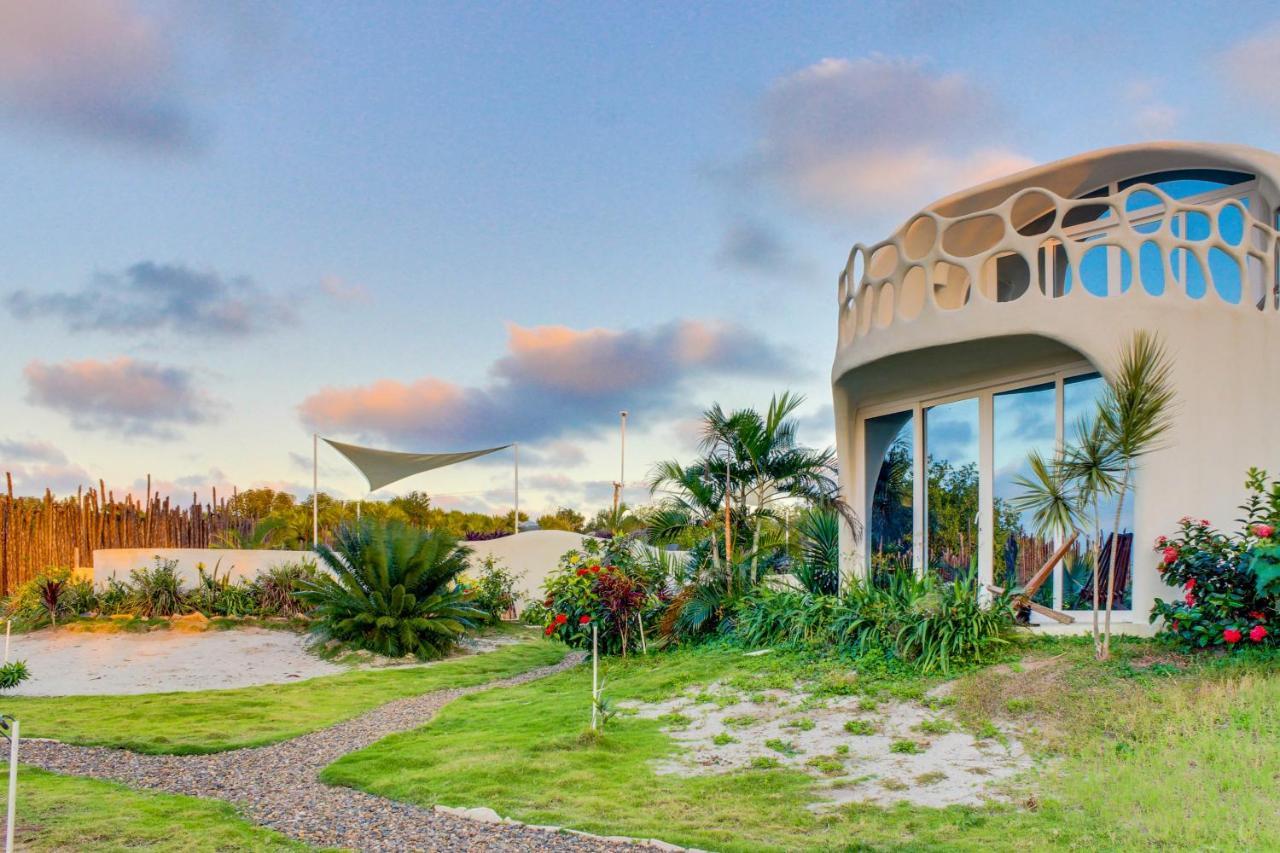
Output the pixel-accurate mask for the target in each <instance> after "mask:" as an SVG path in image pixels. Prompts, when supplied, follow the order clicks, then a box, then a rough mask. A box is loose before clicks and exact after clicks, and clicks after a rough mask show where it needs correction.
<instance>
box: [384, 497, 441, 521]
mask: <svg viewBox="0 0 1280 853" xmlns="http://www.w3.org/2000/svg"><path fill="white" fill-rule="evenodd" d="M389 503H390V504H391V505H392V506H393V507H395V508H396V509H398V510H400V511H401V512H403V513H404V517H405V521H407V522H408V523H409V524H412V525H413V526H414V527H424V528H425V527H430V526H431V520H432V514H431V510H432V507H431V496H430V495H428V494H427V493H426V492H419V491H416V490H415V491H412V492H409V493H408V494H407V495H401V496H400V497H398V498H392V499H391V500H390V501H389Z"/></svg>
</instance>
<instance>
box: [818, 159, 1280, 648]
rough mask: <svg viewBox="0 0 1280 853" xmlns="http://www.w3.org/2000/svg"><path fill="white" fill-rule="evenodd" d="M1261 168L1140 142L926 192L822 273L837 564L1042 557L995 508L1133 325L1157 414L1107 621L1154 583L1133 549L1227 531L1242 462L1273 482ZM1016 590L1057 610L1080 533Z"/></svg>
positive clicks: (1006, 564) (1083, 401)
mask: <svg viewBox="0 0 1280 853" xmlns="http://www.w3.org/2000/svg"><path fill="white" fill-rule="evenodd" d="M1277 228H1280V156H1278V155H1276V154H1273V153H1270V152H1265V151H1260V150H1256V149H1251V148H1246V147H1242V146H1234V145H1212V144H1193V143H1153V144H1144V145H1134V146H1126V147H1121V148H1114V149H1107V150H1103V151H1096V152H1092V153H1088V154H1083V155H1080V156H1077V157H1073V158H1070V159H1068V160H1063V161H1060V162H1057V163H1052V164H1049V165H1045V166H1041V167H1037V168H1034V169H1030V170H1027V171H1025V172H1021V173H1019V174H1016V175H1012V176H1009V177H1007V178H1002V179H1000V180H997V181H993V182H990V183H987V184H983V185H981V186H978V187H975V188H973V189H970V190H966V191H964V192H961V193H958V194H956V195H952V196H950V197H948V198H944V199H942V200H940V201H938V202H936V203H934V204H932V205H930V206H929V207H927V208H925V209H924V210H922V211H920V212H919V213H918V214H916V215H915V216H913V217H911V218H910V219H909V220H908V221H907V222H906V223H905V224H904V225H903V226H902V227H901V228H899V229H898V230H897V231H896V232H895V233H894V234H893V235H892V236H890V237H889V238H888V239H886V240H883V241H881V242H878V243H875V244H872V245H864V244H861V243H859V244H857V245H855V246H854V248H853V251H852V252H851V253H850V256H849V260H848V264H847V266H846V267H845V270H844V271H843V272H842V273H841V275H840V278H839V341H838V345H837V351H836V358H835V364H834V367H833V370H832V388H833V397H834V405H835V417H836V432H837V447H838V451H839V455H840V470H841V480H842V486H843V488H844V490H845V494H846V495H847V497H848V498H849V500H850V502H851V504H852V505H853V506H854V507H855V508H856V509H857V510H858V511H859V514H860V516H861V517H862V518H863V520H864V526H865V535H864V536H863V537H862V540H861V541H860V542H857V543H855V542H853V541H852V539H850V540H849V541H847V542H846V543H845V545H846V547H845V548H844V549H843V550H844V552H845V554H846V559H847V566H846V569H847V570H849V571H851V572H854V573H858V574H863V573H866V572H868V571H879V570H882V569H884V568H888V567H892V566H908V565H909V566H912V567H914V568H915V569H916V570H917V571H926V570H927V571H939V572H942V573H944V574H954V573H957V572H962V571H976V572H977V573H978V575H979V577H980V578H981V580H982V581H984V583H988V584H995V585H998V586H1003V585H1008V584H1016V583H1019V582H1021V581H1023V580H1025V579H1026V578H1027V577H1028V576H1029V574H1030V573H1031V572H1033V571H1034V568H1035V567H1038V566H1039V565H1040V564H1041V563H1043V562H1044V558H1045V557H1046V556H1047V554H1048V552H1049V551H1051V550H1052V548H1053V546H1054V545H1055V544H1056V543H1055V542H1053V541H1049V540H1047V539H1046V537H1044V536H1041V535H1037V534H1036V532H1035V531H1034V530H1033V529H1032V528H1033V525H1031V524H1030V519H1029V518H1026V517H1023V516H1021V515H1019V513H1018V512H1016V510H1014V509H1012V508H1011V506H1010V502H1011V501H1012V500H1013V499H1014V498H1015V497H1016V495H1017V493H1018V492H1019V491H1020V490H1019V488H1018V486H1017V484H1016V482H1015V480H1016V478H1017V476H1018V475H1019V474H1020V473H1022V472H1024V471H1025V465H1026V463H1025V460H1026V456H1027V453H1028V451H1029V450H1032V449H1039V450H1041V451H1042V452H1044V453H1046V454H1052V452H1053V450H1054V449H1055V448H1056V447H1057V446H1060V445H1061V444H1062V443H1063V442H1069V441H1071V438H1072V435H1073V433H1074V431H1075V429H1076V428H1077V424H1078V423H1079V422H1080V421H1081V419H1082V418H1084V419H1087V418H1088V417H1089V416H1090V413H1091V412H1093V411H1095V410H1096V404H1095V400H1096V399H1097V397H1098V395H1099V394H1100V393H1101V391H1102V389H1103V387H1104V381H1103V377H1104V376H1106V375H1107V374H1108V371H1110V370H1111V369H1113V367H1114V365H1115V364H1116V363H1117V360H1118V357H1119V354H1120V351H1121V348H1122V347H1123V346H1124V344H1125V343H1126V342H1127V341H1128V340H1129V339H1130V338H1131V337H1132V334H1133V333H1134V331H1135V330H1139V329H1146V330H1150V331H1152V332H1155V333H1158V334H1159V336H1160V338H1161V340H1162V341H1163V343H1164V344H1165V346H1166V348H1167V350H1168V351H1169V353H1170V356H1171V358H1172V361H1173V378H1174V382H1175V386H1176V389H1177V394H1178V396H1177V401H1176V403H1175V409H1174V424H1173V428H1172V429H1171V431H1170V432H1169V433H1168V435H1167V437H1166V439H1165V441H1164V442H1163V444H1162V446H1161V447H1160V448H1159V449H1158V450H1157V451H1155V452H1154V453H1152V454H1151V455H1149V456H1148V457H1146V458H1145V459H1144V460H1143V462H1142V464H1141V467H1140V470H1139V472H1138V476H1137V483H1136V488H1135V491H1134V492H1133V494H1132V495H1131V496H1130V498H1129V500H1128V501H1127V502H1126V506H1125V507H1124V508H1123V512H1122V514H1121V520H1120V524H1119V526H1118V528H1117V529H1118V533H1119V535H1118V536H1116V535H1113V534H1115V533H1116V530H1113V528H1116V525H1115V522H1114V516H1113V510H1114V509H1115V507H1114V505H1112V506H1104V507H1103V508H1102V509H1103V513H1102V514H1103V517H1104V518H1105V519H1106V523H1105V524H1104V530H1103V533H1102V539H1101V542H1100V543H1099V544H1100V545H1101V546H1103V547H1106V548H1113V547H1114V548H1115V549H1116V554H1117V557H1118V558H1119V559H1120V562H1121V564H1122V572H1121V574H1122V578H1121V583H1118V584H1117V591H1116V592H1117V601H1118V604H1117V617H1116V618H1117V619H1118V620H1120V621H1125V620H1130V621H1134V622H1142V623H1145V622H1146V621H1147V614H1148V612H1149V610H1150V608H1151V605H1152V602H1153V600H1154V598H1155V597H1157V596H1159V595H1165V596H1166V597H1167V591H1166V590H1165V587H1164V586H1163V584H1162V583H1161V580H1160V576H1159V573H1158V571H1157V568H1156V567H1157V555H1156V554H1155V552H1154V551H1153V550H1152V548H1151V543H1152V541H1153V540H1154V539H1155V537H1156V536H1157V535H1159V534H1161V533H1168V532H1170V531H1171V530H1173V529H1174V528H1175V527H1176V525H1177V521H1178V519H1179V518H1180V517H1182V516H1184V515H1192V516H1195V517H1196V518H1201V517H1203V518H1207V519H1210V520H1211V521H1212V522H1214V524H1215V525H1217V526H1219V527H1224V528H1229V527H1232V526H1233V525H1234V519H1236V518H1237V517H1238V515H1239V513H1238V511H1237V509H1236V507H1237V505H1238V504H1239V503H1240V501H1241V500H1242V498H1243V483H1244V476H1245V471H1246V470H1247V469H1248V468H1249V467H1250V466H1259V467H1263V468H1270V469H1271V470H1272V471H1275V470H1277V469H1280V247H1278V244H1277ZM1091 535H1092V533H1089V534H1087V535H1086V536H1085V537H1084V539H1082V541H1081V543H1080V546H1078V547H1077V549H1076V551H1074V552H1072V553H1071V554H1069V555H1068V558H1067V559H1066V560H1064V561H1063V563H1062V564H1061V565H1060V566H1059V567H1058V569H1057V570H1056V571H1055V573H1054V575H1053V578H1052V582H1051V583H1047V584H1046V585H1045V587H1044V589H1043V590H1042V591H1041V593H1040V597H1039V598H1038V600H1039V601H1040V602H1041V603H1043V604H1045V605H1046V606H1048V607H1052V608H1054V609H1056V610H1060V611H1065V612H1066V613H1068V614H1071V613H1072V612H1073V611H1075V615H1076V616H1077V617H1078V616H1079V614H1080V613H1081V612H1083V611H1084V610H1085V609H1086V606H1087V605H1086V602H1087V601H1088V600H1089V598H1090V597H1091V587H1090V586H1089V580H1088V578H1089V575H1090V571H1089V563H1088V556H1087V552H1088V548H1087V545H1088V543H1087V541H1086V540H1087V539H1088V537H1089V536H1091Z"/></svg>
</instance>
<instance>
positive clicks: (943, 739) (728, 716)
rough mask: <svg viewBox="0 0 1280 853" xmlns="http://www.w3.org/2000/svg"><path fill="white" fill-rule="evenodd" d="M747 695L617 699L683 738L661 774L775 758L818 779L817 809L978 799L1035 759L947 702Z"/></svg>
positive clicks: (713, 689) (716, 689)
mask: <svg viewBox="0 0 1280 853" xmlns="http://www.w3.org/2000/svg"><path fill="white" fill-rule="evenodd" d="M752 699H754V700H756V701H749V700H747V699H746V698H745V697H742V696H739V695H735V694H734V692H733V691H732V690H728V689H726V688H724V687H722V686H721V685H718V684H713V685H711V686H710V687H708V688H706V689H705V690H702V691H700V692H699V694H698V695H685V696H681V697H679V698H676V699H672V700H669V701H666V702H661V703H653V704H641V703H619V705H620V707H623V708H627V709H629V710H630V711H632V712H634V713H635V714H637V715H638V716H640V717H644V718H649V719H659V720H662V721H663V722H664V724H665V725H664V726H663V730H664V731H666V732H667V733H668V734H669V735H670V736H671V737H672V738H674V739H675V740H676V741H678V742H679V743H681V744H683V745H684V746H685V747H686V749H685V751H684V752H683V753H682V754H681V755H679V756H678V757H676V758H675V759H673V760H670V761H666V762H663V763H662V764H661V765H660V766H659V767H658V768H657V770H658V772H659V773H672V774H679V775H700V774H712V773H726V772H729V771H733V770H742V769H746V768H750V767H760V766H773V765H774V763H775V762H776V764H777V765H778V766H782V767H788V768H792V769H796V770H800V771H803V772H806V773H809V774H810V775H812V776H814V777H816V778H819V779H822V780H823V781H824V783H825V784H824V785H823V787H822V796H823V799H822V800H821V801H820V802H818V803H815V804H814V807H815V808H822V807H830V806H834V805H840V804H843V803H851V802H859V803H878V804H882V805H888V804H891V803H897V802H908V803H913V804H916V805H922V806H934V807H944V806H949V805H957V804H967V805H977V804H980V803H982V802H985V801H987V800H991V799H998V798H999V795H998V789H997V786H998V783H1000V782H1002V781H1004V780H1007V779H1009V778H1010V777H1012V776H1014V775H1016V774H1017V773H1020V772H1022V771H1023V770H1026V769H1027V768H1029V767H1030V766H1031V760H1030V757H1029V756H1028V755H1027V754H1026V751H1025V750H1024V749H1023V747H1022V745H1021V743H1019V742H1018V740H1017V739H1016V738H1015V737H1014V736H1013V734H1012V732H1009V731H1002V732H1000V735H999V737H995V738H981V739H979V738H975V737H974V736H973V735H971V734H969V733H967V732H964V731H961V730H960V728H959V725H958V724H957V723H956V721H955V719H954V718H953V717H952V715H951V714H950V713H949V712H948V711H947V710H946V709H945V708H944V707H938V708H935V709H931V708H929V707H926V706H925V705H924V704H921V703H916V702H902V701H897V700H882V701H880V702H878V703H877V704H876V705H875V707H874V708H870V707H864V706H865V705H866V700H865V699H863V698H861V697H858V696H841V697H835V698H832V699H830V700H815V699H812V698H810V697H808V696H807V695H806V694H804V693H799V692H792V691H784V690H767V691H763V692H762V693H760V694H754V695H753V697H752ZM933 704H935V705H936V704H937V703H933ZM907 744H910V745H911V746H907ZM904 750H905V751H904Z"/></svg>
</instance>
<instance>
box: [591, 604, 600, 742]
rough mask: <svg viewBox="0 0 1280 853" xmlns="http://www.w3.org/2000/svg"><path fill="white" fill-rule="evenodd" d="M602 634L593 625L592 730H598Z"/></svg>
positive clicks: (592, 624)
mask: <svg viewBox="0 0 1280 853" xmlns="http://www.w3.org/2000/svg"><path fill="white" fill-rule="evenodd" d="M599 675H600V632H599V631H598V630H596V623H594V622H592V623H591V730H592V731H595V728H596V709H597V708H598V707H599V705H600V688H599V686H598V685H599V683H600V682H599Z"/></svg>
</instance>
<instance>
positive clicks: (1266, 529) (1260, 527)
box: [1253, 524, 1276, 539]
mask: <svg viewBox="0 0 1280 853" xmlns="http://www.w3.org/2000/svg"><path fill="white" fill-rule="evenodd" d="M1275 532H1276V528H1275V525H1273V524H1255V525H1254V526H1253V535H1254V536H1257V537H1258V538H1259V539H1270V538H1271V537H1272V536H1274V535H1275Z"/></svg>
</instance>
